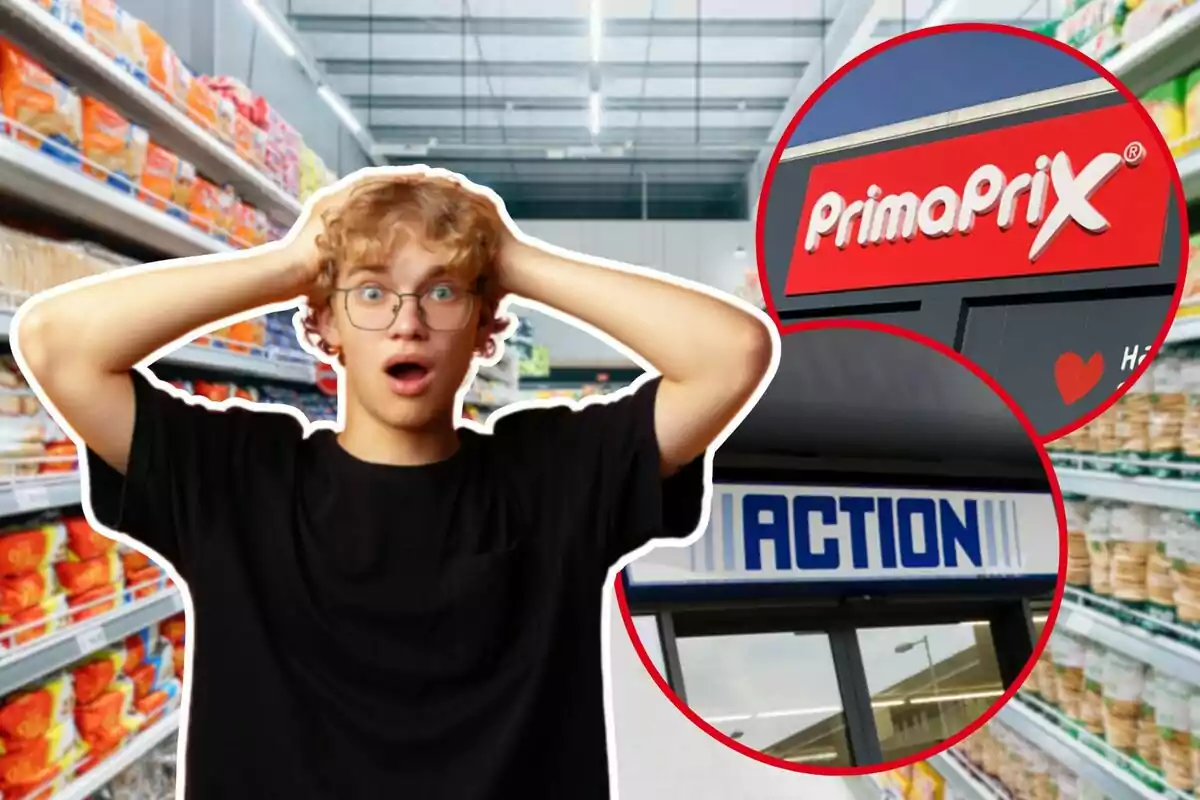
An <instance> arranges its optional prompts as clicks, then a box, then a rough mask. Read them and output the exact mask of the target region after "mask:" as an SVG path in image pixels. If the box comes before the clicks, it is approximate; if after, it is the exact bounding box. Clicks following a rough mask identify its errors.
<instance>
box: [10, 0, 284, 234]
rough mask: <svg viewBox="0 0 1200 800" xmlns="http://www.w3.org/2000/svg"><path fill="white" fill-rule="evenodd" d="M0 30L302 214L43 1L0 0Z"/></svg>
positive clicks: (266, 201) (229, 180)
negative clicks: (53, 14) (45, 7)
mask: <svg viewBox="0 0 1200 800" xmlns="http://www.w3.org/2000/svg"><path fill="white" fill-rule="evenodd" d="M0 30H3V31H4V33H5V35H6V36H7V37H9V38H11V39H12V40H13V41H15V42H17V43H19V44H20V45H21V47H22V48H24V49H25V50H26V51H27V52H29V53H30V55H32V56H33V57H34V58H36V59H38V60H39V61H41V62H42V63H44V64H50V65H53V69H54V71H55V72H56V73H57V74H59V75H60V76H62V78H63V79H65V80H66V81H67V82H68V83H69V84H71V85H72V86H74V87H76V88H78V89H80V90H82V91H84V92H87V93H90V94H93V95H95V96H97V97H100V98H101V99H103V100H105V101H106V102H108V103H109V104H110V105H112V106H113V107H114V108H116V109H117V110H119V111H121V112H122V113H123V114H125V115H126V116H128V117H129V118H130V119H132V120H133V121H134V122H137V123H138V124H140V125H143V126H145V127H146V128H147V129H148V130H149V131H150V134H151V136H152V137H153V138H154V139H155V141H157V142H159V143H160V144H162V145H163V146H164V147H167V148H169V149H171V150H173V151H175V152H176V153H178V154H179V155H180V156H181V157H183V158H185V159H187V160H188V161H191V162H192V163H193V164H195V165H196V168H197V169H198V170H199V171H200V172H201V173H202V174H204V175H206V176H207V177H209V178H210V179H212V180H213V181H215V182H217V183H220V184H230V185H232V186H233V187H234V191H236V192H237V194H238V196H239V197H241V198H242V199H244V200H246V201H248V202H250V203H252V204H253V205H255V206H258V207H259V208H261V209H262V210H263V211H266V212H267V213H268V214H270V216H271V217H272V218H273V219H275V220H276V221H278V222H279V223H281V224H283V225H290V224H291V223H292V222H294V221H295V220H296V218H297V217H298V216H299V215H300V209H301V205H300V202H299V201H298V200H297V199H296V198H294V197H292V196H291V195H289V194H288V193H287V192H286V191H284V189H283V188H281V187H279V186H277V185H276V184H275V183H274V182H273V181H272V180H271V179H270V178H269V177H267V176H266V175H264V174H263V173H261V172H259V171H258V170H257V169H255V168H254V167H253V166H252V165H250V164H248V163H246V162H245V161H243V160H242V159H241V158H240V157H239V156H238V155H237V154H236V153H235V152H234V151H233V149H232V148H230V147H229V146H227V145H226V144H224V143H223V142H221V141H220V140H219V139H217V138H216V137H215V136H213V135H212V134H211V133H209V132H208V131H206V130H204V129H203V128H201V127H200V126H199V125H197V124H196V123H195V122H193V121H192V120H191V119H189V118H188V116H187V114H186V113H184V112H183V111H181V110H180V109H178V108H176V107H175V106H173V105H171V104H170V103H168V102H167V101H166V100H164V99H163V98H161V97H160V96H159V95H158V94H156V93H155V92H154V90H153V89H151V88H150V87H149V86H145V85H143V84H142V83H139V82H138V81H137V80H136V79H135V78H134V77H133V76H132V75H130V74H129V73H128V72H126V71H125V70H124V69H122V68H121V67H119V66H117V65H116V63H114V62H113V60H112V59H110V58H109V57H108V56H107V55H105V54H104V53H102V52H100V50H98V49H97V48H95V47H93V46H92V45H90V44H88V43H87V42H86V41H85V40H84V39H83V38H82V37H80V36H78V35H77V34H75V33H74V32H72V31H71V30H69V29H68V28H67V27H66V26H64V25H62V24H61V23H60V22H59V21H58V20H56V19H54V18H53V17H51V16H50V15H49V14H48V13H47V12H45V11H43V10H42V9H41V8H40V7H39V6H38V4H37V3H33V2H29V0H0Z"/></svg>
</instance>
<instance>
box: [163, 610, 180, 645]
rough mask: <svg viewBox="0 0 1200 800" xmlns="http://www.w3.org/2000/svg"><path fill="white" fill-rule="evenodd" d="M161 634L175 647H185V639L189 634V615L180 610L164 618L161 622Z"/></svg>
mask: <svg viewBox="0 0 1200 800" xmlns="http://www.w3.org/2000/svg"><path fill="white" fill-rule="evenodd" d="M159 635H160V636H162V638H163V639H165V640H167V641H168V642H170V643H171V644H172V646H174V647H175V648H181V647H183V639H184V637H185V636H187V616H186V615H185V614H183V612H180V613H178V614H175V615H174V616H170V617H167V618H166V619H164V620H163V621H162V622H161V623H159Z"/></svg>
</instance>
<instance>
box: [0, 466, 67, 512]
mask: <svg viewBox="0 0 1200 800" xmlns="http://www.w3.org/2000/svg"><path fill="white" fill-rule="evenodd" d="M79 500H80V491H79V473H77V472H67V473H62V474H58V475H54V476H52V477H50V476H38V477H35V478H34V477H31V478H16V479H14V480H11V481H9V482H7V483H0V518H3V517H11V516H13V515H14V514H31V513H34V512H37V511H46V510H48V509H52V508H63V507H64V506H73V505H77V504H78V503H79Z"/></svg>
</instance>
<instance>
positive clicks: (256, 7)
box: [242, 0, 296, 58]
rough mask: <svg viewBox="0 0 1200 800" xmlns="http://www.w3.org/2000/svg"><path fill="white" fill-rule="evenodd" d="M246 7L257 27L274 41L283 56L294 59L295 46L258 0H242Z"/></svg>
mask: <svg viewBox="0 0 1200 800" xmlns="http://www.w3.org/2000/svg"><path fill="white" fill-rule="evenodd" d="M242 2H243V4H244V5H245V6H246V10H247V11H249V12H250V16H252V17H254V20H255V22H257V23H258V26H259V27H260V28H262V29H263V30H264V31H266V32H267V35H268V36H270V37H271V39H272V40H274V42H275V45H276V46H277V47H278V48H279V49H280V50H282V51H283V54H284V55H285V56H287V57H288V58H295V57H296V45H295V43H294V42H293V41H292V38H291V37H290V36H288V35H287V33H285V32H284V30H283V28H282V27H280V25H279V23H278V22H276V21H275V18H274V17H273V16H272V15H271V13H270V12H269V11H267V10H266V9H265V8H263V7H262V3H260V2H259V0H242Z"/></svg>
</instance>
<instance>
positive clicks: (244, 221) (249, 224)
mask: <svg viewBox="0 0 1200 800" xmlns="http://www.w3.org/2000/svg"><path fill="white" fill-rule="evenodd" d="M233 218H234V223H233V235H234V237H235V238H236V239H237V242H235V244H244V245H245V246H247V247H257V246H259V245H260V244H265V243H266V241H267V215H266V214H264V213H263V212H262V210H260V209H257V208H255V207H254V206H252V205H250V204H249V203H244V202H242V201H240V200H239V201H238V202H237V203H235V204H234V211H233Z"/></svg>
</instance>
